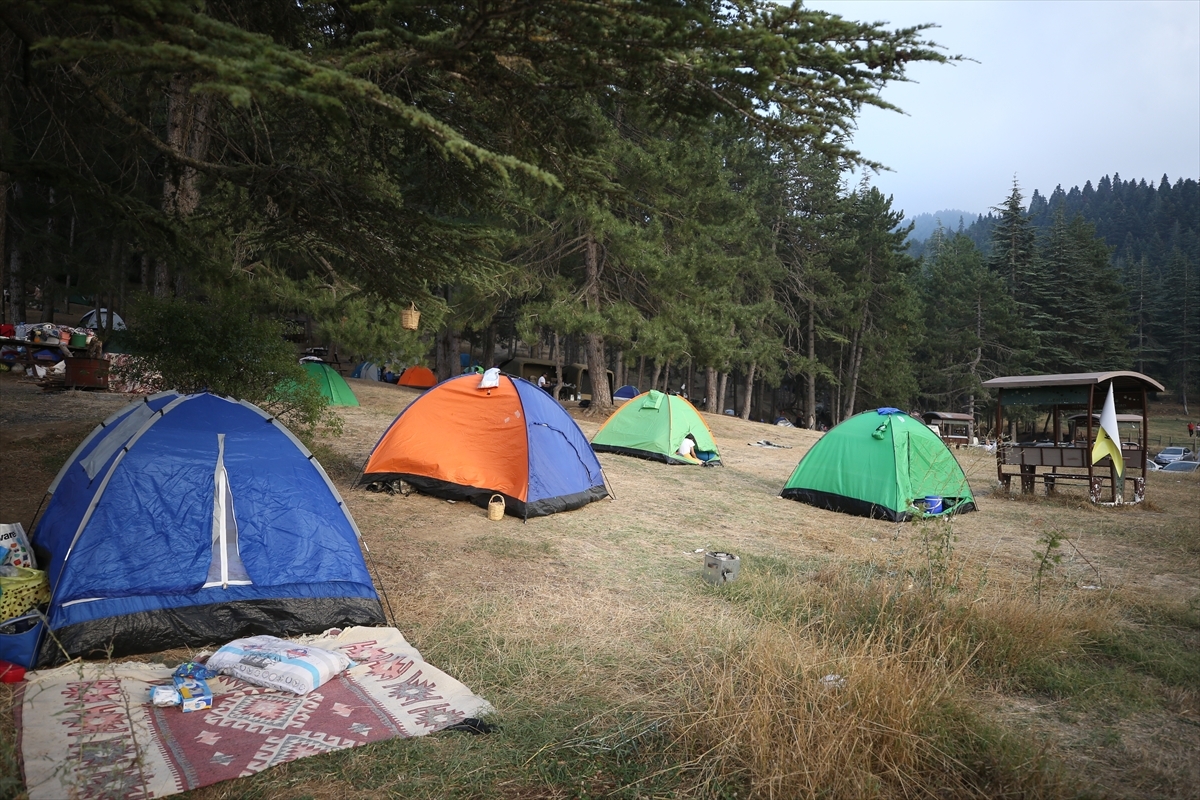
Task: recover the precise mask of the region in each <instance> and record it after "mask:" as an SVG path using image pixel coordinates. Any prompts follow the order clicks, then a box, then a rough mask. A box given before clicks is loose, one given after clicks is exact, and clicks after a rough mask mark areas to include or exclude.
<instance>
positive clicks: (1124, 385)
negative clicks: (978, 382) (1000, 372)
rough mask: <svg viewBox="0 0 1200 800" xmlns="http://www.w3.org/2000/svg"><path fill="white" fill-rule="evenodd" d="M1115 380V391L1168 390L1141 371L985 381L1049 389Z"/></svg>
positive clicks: (1002, 386)
mask: <svg viewBox="0 0 1200 800" xmlns="http://www.w3.org/2000/svg"><path fill="white" fill-rule="evenodd" d="M1108 381H1112V382H1113V390H1114V391H1118V392H1120V391H1126V392H1128V391H1131V390H1137V389H1145V390H1147V391H1150V392H1162V391H1166V390H1165V388H1164V387H1163V385H1162V384H1161V383H1159V382H1158V381H1156V380H1154V379H1153V378H1151V377H1149V376H1147V375H1143V374H1142V373H1140V372H1125V371H1118V372H1072V373H1067V374H1064V375H1013V376H1009V377H1005V378H992V379H991V380H990V381H984V382H983V385H984V386H985V387H987V388H988V389H1048V388H1051V387H1053V386H1090V385H1095V384H1097V383H1107V382H1108Z"/></svg>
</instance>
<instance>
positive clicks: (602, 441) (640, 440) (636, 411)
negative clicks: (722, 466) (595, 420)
mask: <svg viewBox="0 0 1200 800" xmlns="http://www.w3.org/2000/svg"><path fill="white" fill-rule="evenodd" d="M689 434H690V435H691V437H692V439H693V440H695V442H696V450H695V452H696V457H695V458H687V457H685V456H681V455H679V445H680V444H681V443H682V442H683V439H684V437H686V436H688V435H689ZM592 449H593V450H595V451H596V452H597V453H622V454H624V455H627V456H636V457H638V458H648V459H651V460H652V461H665V462H667V463H668V464H714V465H715V464H719V463H720V460H721V454H720V452H719V451H718V450H717V443H716V442H715V441H713V435H712V431H710V430H709V429H708V425H707V424H705V422H704V419H703V418H702V417H701V416H700V412H698V411H697V410H696V407H695V406H693V405H692V404H691V403H689V402H688V401H687V400H686V399H684V398H682V397H680V396H678V395H673V394H663V393H662V392H657V391H650V392H646V393H644V394H639V395H638V396H637V397H635V398H633V399H632V400H629V401H628V402H626V403H625V404H624V405H622V406H621V408H620V410H618V411H617V413H615V414H613V415H612V416H611V417H609V418H608V421H607V422H605V423H604V425H602V426H601V427H600V430H599V431H597V432H596V435H595V436H594V437H593V438H592Z"/></svg>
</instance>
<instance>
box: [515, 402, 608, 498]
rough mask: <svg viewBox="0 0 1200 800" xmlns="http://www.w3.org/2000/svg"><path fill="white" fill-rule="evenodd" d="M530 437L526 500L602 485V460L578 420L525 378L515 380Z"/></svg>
mask: <svg viewBox="0 0 1200 800" xmlns="http://www.w3.org/2000/svg"><path fill="white" fill-rule="evenodd" d="M513 385H514V386H515V387H516V389H517V395H518V396H519V397H520V398H521V406H522V409H523V410H524V412H525V424H526V426H527V430H528V436H529V493H528V497H527V500H526V502H527V503H531V504H532V503H536V502H538V501H539V500H544V499H546V498H548V497H557V496H560V495H574V494H578V493H580V492H584V491H587V490H588V489H591V488H594V487H597V486H603V485H604V476H603V473H602V472H601V470H600V462H599V460H597V458H596V454H595V453H594V452H593V451H592V447H591V445H590V444H589V443H588V440H587V437H586V436H584V435H583V431H581V430H579V426H578V425H576V424H575V420H573V419H571V417H570V415H569V414H567V412H566V411H564V410H563V408H562V406H560V405H559V404H558V402H557V401H556V400H554V398H552V397H551V396H550V395H548V394H547V393H546V392H544V391H542V390H541V389H539V388H537V386H536V385H534V384H532V383H530V382H529V381H527V380H524V379H517V380H514V381H513Z"/></svg>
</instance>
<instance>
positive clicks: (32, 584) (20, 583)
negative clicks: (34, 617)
mask: <svg viewBox="0 0 1200 800" xmlns="http://www.w3.org/2000/svg"><path fill="white" fill-rule="evenodd" d="M17 572H19V573H20V574H19V575H17V577H15V578H4V577H0V620H4V619H12V618H13V617H19V616H20V615H22V614H24V613H25V612H26V611H28V610H29V609H31V608H33V607H34V606H36V605H37V604H38V603H45V602H46V601H48V600H49V599H50V583H49V581H48V580H47V579H46V573H45V572H43V571H41V570H40V569H28V568H26V567H17Z"/></svg>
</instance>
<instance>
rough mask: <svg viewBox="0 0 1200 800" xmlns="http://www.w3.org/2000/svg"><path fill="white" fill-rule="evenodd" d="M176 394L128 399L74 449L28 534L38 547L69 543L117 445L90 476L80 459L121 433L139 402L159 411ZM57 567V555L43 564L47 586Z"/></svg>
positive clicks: (58, 548) (53, 548) (54, 548)
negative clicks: (117, 414) (122, 410)
mask: <svg viewBox="0 0 1200 800" xmlns="http://www.w3.org/2000/svg"><path fill="white" fill-rule="evenodd" d="M179 397H180V395H178V394H175V393H174V392H171V393H169V394H165V395H158V396H156V397H154V398H148V399H147V401H146V402H145V403H141V402H137V403H130V404H129V408H128V410H127V411H126V413H124V414H122V415H121V416H120V417H118V418H117V419H115V420H113V421H112V423H111V424H109V425H108V426H107V427H106V428H105V429H104V430H102V431H100V433H99V434H98V435H96V436H94V437H93V438H92V439H91V441H90V442H88V443H87V444H86V445H85V446H84V447H83V448H81V449H80V450H79V451H78V452H77V453H76V455H75V458H74V459H72V463H71V464H69V465H68V466H67V467H66V468H65V469H64V470H63V473H62V479H61V480H60V481H59V482H58V485H57V487H56V488H55V492H54V496H53V497H54V498H57V499H58V502H55V501H54V499H52V500H51V502H50V503H49V504H48V505H47V507H46V513H45V514H43V515H42V518H41V519H40V520H39V521H38V525H37V528H36V529H35V530H34V535H33V536H32V537H31V538H32V542H33V544H34V545H35V546H36V547H37V548H38V549H40V550H43V551H44V552H50V553H61V552H64V551H66V549H67V548H68V547H70V545H71V540H72V539H73V538H74V536H75V532H76V530H77V529H78V528H79V523H80V522H82V521H83V516H84V514H85V513H86V512H87V509H88V505H89V504H90V502H91V501H92V499H93V498H94V497H95V496H96V493H97V492H98V491H100V488H101V484H102V483H103V480H104V475H106V474H107V471H108V470H107V467H108V466H111V464H112V462H113V461H115V460H116V459H117V457H118V456H119V455H120V448H117V449H116V450H114V451H113V453H112V455H111V456H110V457H109V458H108V459H107V461H106V464H105V468H102V469H101V470H100V472H99V473H98V474H97V476H96V477H95V478H94V479H93V478H89V477H88V475H87V472H86V471H85V470H84V468H83V466H82V463H81V462H83V461H84V460H85V459H86V458H88V456H90V455H92V453H93V452H95V451H96V450H97V448H99V447H101V446H103V445H104V444H105V443H106V440H108V439H109V437H112V436H114V435H117V436H119V435H121V434H122V433H124V429H122V427H121V423H122V422H123V421H124V420H126V419H128V418H129V415H130V414H132V413H133V412H135V411H137V410H138V408H139V407H140V406H143V405H146V406H149V408H150V409H151V410H152V411H160V410H161V409H163V408H165V407H166V406H167V405H169V404H170V403H171V402H173V401H175V400H177V399H178V398H179ZM134 433H136V431H135V432H134ZM125 444H127V441H126V442H121V446H124V445H125ZM59 567H61V559H54V560H51V561H50V562H49V563H46V564H44V565H43V569H45V570H46V572H47V576H48V577H49V580H50V585H51V586H54V585H55V584H56V583H57V581H58V570H59Z"/></svg>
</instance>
